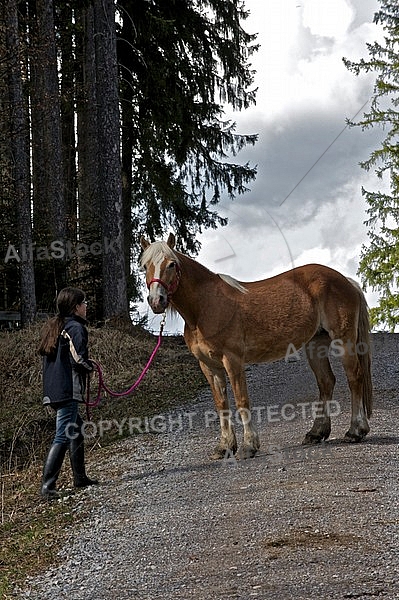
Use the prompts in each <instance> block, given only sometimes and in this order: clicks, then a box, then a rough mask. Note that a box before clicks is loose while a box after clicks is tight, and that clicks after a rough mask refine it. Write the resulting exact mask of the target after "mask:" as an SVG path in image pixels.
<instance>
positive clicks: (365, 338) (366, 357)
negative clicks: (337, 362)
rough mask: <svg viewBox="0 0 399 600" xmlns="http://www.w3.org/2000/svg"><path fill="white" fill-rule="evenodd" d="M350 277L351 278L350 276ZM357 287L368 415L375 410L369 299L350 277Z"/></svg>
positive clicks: (359, 353) (359, 345) (358, 344)
mask: <svg viewBox="0 0 399 600" xmlns="http://www.w3.org/2000/svg"><path fill="white" fill-rule="evenodd" d="M348 279H349V278H348ZM349 281H350V282H351V283H352V285H354V286H355V287H356V289H357V290H358V291H359V295H360V311H359V320H358V324H357V341H356V353H357V356H358V358H359V362H360V366H361V369H362V373H363V406H364V409H365V411H366V415H367V417H371V413H372V412H373V383H372V380H371V344H370V320H369V311H368V306H367V301H366V298H365V296H364V293H363V290H362V288H361V287H360V285H359V284H358V283H357V282H356V281H353V279H349Z"/></svg>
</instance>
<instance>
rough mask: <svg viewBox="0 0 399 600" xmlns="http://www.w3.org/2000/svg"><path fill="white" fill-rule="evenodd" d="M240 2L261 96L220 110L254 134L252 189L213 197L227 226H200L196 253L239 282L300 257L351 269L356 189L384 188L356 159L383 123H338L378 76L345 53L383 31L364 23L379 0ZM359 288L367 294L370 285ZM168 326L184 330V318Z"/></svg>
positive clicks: (243, 156)
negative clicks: (352, 64) (243, 107)
mask: <svg viewBox="0 0 399 600" xmlns="http://www.w3.org/2000/svg"><path fill="white" fill-rule="evenodd" d="M246 6H247V8H248V9H249V10H250V12H251V16H250V18H249V19H248V20H247V21H246V25H245V28H246V30H247V31H249V32H251V33H252V32H257V33H258V41H259V43H260V44H261V48H260V50H259V52H258V53H257V54H256V55H255V56H254V57H253V59H252V64H253V67H254V69H255V70H256V86H257V87H258V90H259V91H258V95H257V103H256V106H255V107H252V108H250V109H249V110H247V111H245V112H243V113H229V112H227V113H226V114H227V116H228V117H230V118H232V119H234V120H235V121H236V122H237V131H238V132H240V133H257V134H258V135H259V141H258V143H257V144H256V146H255V147H254V148H248V149H245V150H244V151H242V152H241V153H240V154H239V160H240V161H241V162H246V161H247V160H248V161H250V162H251V163H252V164H256V165H257V166H258V175H257V179H256V181H255V182H254V183H253V184H252V185H251V191H250V192H248V193H247V194H245V195H243V196H241V197H239V198H238V199H237V200H235V201H234V202H231V201H228V200H226V201H224V202H222V204H221V205H220V206H219V212H220V213H221V214H223V215H225V216H227V217H228V219H229V225H228V226H227V227H225V228H220V229H218V230H217V231H209V232H206V233H204V234H203V236H202V237H201V243H202V250H201V253H200V255H199V256H198V260H199V262H201V263H203V264H205V265H206V266H207V267H208V268H210V269H212V270H214V271H216V272H222V273H228V274H230V275H233V276H234V277H236V278H237V279H239V280H243V281H250V280H255V279H261V278H264V277H268V276H271V275H274V274H276V273H279V272H282V271H284V270H287V269H289V268H291V267H293V266H299V265H301V264H306V263H308V262H319V263H322V264H326V265H329V266H332V267H333V268H336V269H338V270H340V271H341V272H343V273H344V274H346V275H349V276H352V277H356V271H357V268H358V262H359V254H360V250H361V246H362V244H363V243H366V242H367V229H366V227H365V225H364V224H363V222H364V220H365V218H366V213H365V209H366V206H365V202H364V200H363V198H362V195H361V187H362V186H364V187H365V188H366V189H370V190H373V189H377V188H378V187H380V182H379V181H378V180H377V178H376V177H375V175H374V174H373V173H370V174H368V173H366V172H365V171H364V170H363V169H361V168H360V167H359V161H361V160H364V159H367V158H368V157H369V155H370V152H371V151H372V149H375V148H376V147H378V145H379V142H380V140H381V139H383V132H382V131H380V130H374V131H371V132H362V131H361V130H360V128H346V129H345V125H346V121H345V120H346V119H347V118H351V117H353V116H354V115H355V114H356V113H358V111H359V110H360V109H361V107H362V106H363V105H364V104H365V103H367V102H368V100H369V99H370V97H371V95H372V92H373V84H374V80H375V75H374V74H370V75H368V76H366V75H364V74H362V75H360V76H359V77H356V76H355V75H354V74H353V73H351V72H349V71H348V70H347V69H346V68H345V66H344V64H343V62H342V57H346V58H348V59H350V60H353V61H358V60H359V59H360V58H361V57H364V58H366V57H368V52H367V47H366V44H367V43H373V42H374V41H376V40H381V38H382V31H381V29H380V28H379V27H377V26H376V25H375V24H374V23H373V22H372V21H373V16H374V13H375V12H376V11H377V10H378V8H379V7H380V5H379V4H378V2H377V1H376V0H246ZM368 108H369V103H368V104H366V105H365V106H364V108H363V110H361V112H360V113H359V116H360V115H361V114H362V113H363V111H364V110H367V109H368ZM367 297H368V301H369V303H370V304H371V305H373V304H375V296H373V294H370V293H369V294H367ZM149 317H150V318H151V313H149ZM154 324H155V323H154ZM170 327H171V330H172V331H173V332H174V331H178V330H181V325H180V323H172V324H170Z"/></svg>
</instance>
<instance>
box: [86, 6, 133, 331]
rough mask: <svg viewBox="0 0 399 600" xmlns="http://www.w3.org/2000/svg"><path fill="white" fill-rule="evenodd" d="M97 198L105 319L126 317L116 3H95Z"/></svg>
mask: <svg viewBox="0 0 399 600" xmlns="http://www.w3.org/2000/svg"><path fill="white" fill-rule="evenodd" d="M94 18H95V30H96V37H95V40H96V67H97V71H96V75H97V105H98V114H97V125H98V141H99V167H100V171H99V197H100V201H101V217H102V233H103V238H104V240H103V241H104V253H103V297H104V318H105V319H111V318H115V317H121V318H127V317H128V304H127V291H126V274H125V255H124V247H123V246H124V236H123V207H122V182H121V161H120V134H119V95H118V65H117V56H116V32H115V4H114V2H113V0H95V1H94Z"/></svg>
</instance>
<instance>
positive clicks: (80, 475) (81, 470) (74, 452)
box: [69, 435, 98, 488]
mask: <svg viewBox="0 0 399 600" xmlns="http://www.w3.org/2000/svg"><path fill="white" fill-rule="evenodd" d="M69 457H70V459H71V467H72V472H73V484H74V486H75V487H77V488H83V487H87V486H89V485H97V484H98V480H97V479H90V478H89V477H87V475H86V468H85V446H84V438H83V435H78V436H77V437H76V438H75V439H73V440H71V441H70V444H69Z"/></svg>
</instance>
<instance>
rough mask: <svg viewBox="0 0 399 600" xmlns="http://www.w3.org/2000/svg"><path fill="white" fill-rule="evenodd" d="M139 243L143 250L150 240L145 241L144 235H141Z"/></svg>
mask: <svg viewBox="0 0 399 600" xmlns="http://www.w3.org/2000/svg"><path fill="white" fill-rule="evenodd" d="M140 244H141V247H142V248H143V250H145V249H146V248H148V246H149V245H150V242H147V240H146V239H145V237H144V236H143V235H142V236H141V238H140Z"/></svg>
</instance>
